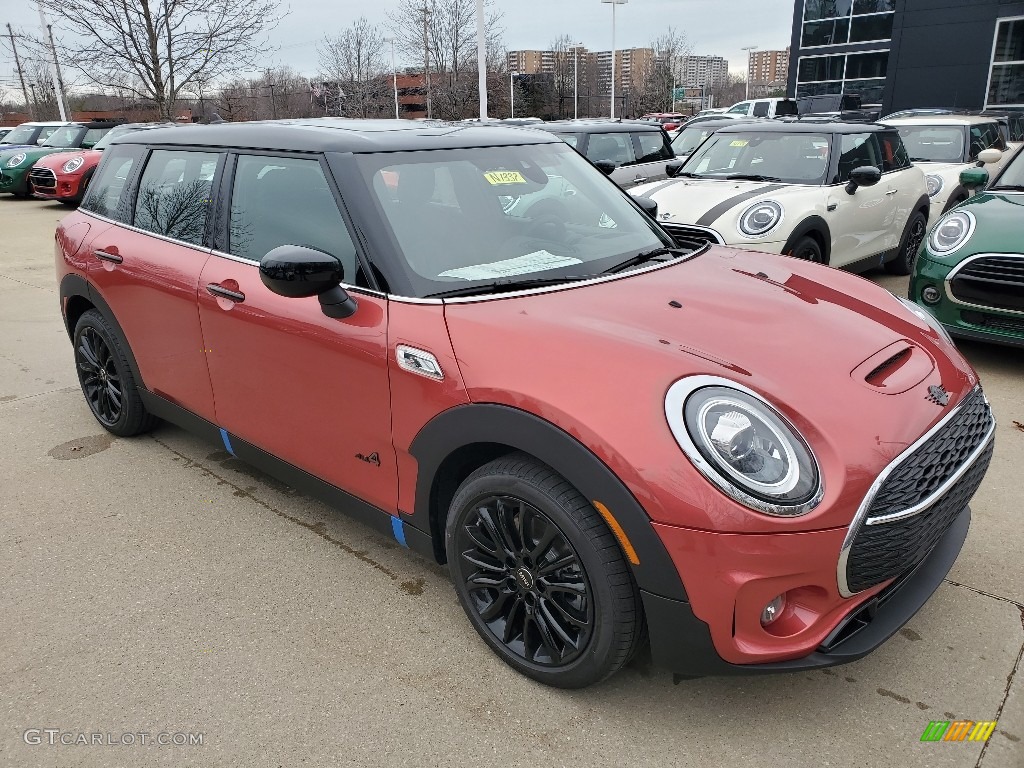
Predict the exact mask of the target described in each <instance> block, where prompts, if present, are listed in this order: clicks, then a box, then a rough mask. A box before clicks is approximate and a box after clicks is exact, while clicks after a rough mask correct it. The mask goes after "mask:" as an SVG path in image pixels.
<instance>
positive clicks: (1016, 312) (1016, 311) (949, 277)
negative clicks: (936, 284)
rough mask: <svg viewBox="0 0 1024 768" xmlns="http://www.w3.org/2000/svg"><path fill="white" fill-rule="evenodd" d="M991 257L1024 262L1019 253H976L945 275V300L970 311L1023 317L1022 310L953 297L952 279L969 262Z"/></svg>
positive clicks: (1023, 255) (1022, 255) (1023, 312)
mask: <svg viewBox="0 0 1024 768" xmlns="http://www.w3.org/2000/svg"><path fill="white" fill-rule="evenodd" d="M991 256H997V257H999V258H1001V259H1007V258H1008V259H1020V260H1021V261H1024V254H1019V253H976V254H974V255H973V256H968V257H967V258H966V259H964V260H963V261H961V262H960V263H959V264H957V265H956V266H955V267H953V269H951V270H950V271H949V274H948V275H946V279H945V280H944V281H943V283H942V285H943V288H945V290H946V298H947V299H949V301H950V303H951V304H955V305H957V306H958V307H969V308H971V309H981V310H985V311H986V312H1002V313H1005V314H1008V315H1019V316H1021V317H1024V310H1019V309H1002V308H1000V307H990V306H988V305H987V304H973V303H971V302H968V301H961V300H960V299H958V298H957V297H956V296H954V295H953V285H952V283H953V278H955V277H956V276H957V275H958V274H960V271H961V270H962V269H963V268H964V267H966V266H967V265H968V264H970V263H971V262H973V261H978V260H979V259H987V258H989V257H991Z"/></svg>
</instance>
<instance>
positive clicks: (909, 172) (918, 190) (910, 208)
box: [876, 131, 928, 250]
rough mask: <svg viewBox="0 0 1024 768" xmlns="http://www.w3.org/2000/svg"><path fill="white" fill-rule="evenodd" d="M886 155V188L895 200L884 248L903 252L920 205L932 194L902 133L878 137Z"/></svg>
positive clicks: (888, 133)
mask: <svg viewBox="0 0 1024 768" xmlns="http://www.w3.org/2000/svg"><path fill="white" fill-rule="evenodd" d="M876 135H877V137H878V142H879V146H880V148H881V153H882V183H881V184H879V186H882V184H884V185H885V187H886V194H887V195H888V196H889V197H890V198H891V199H892V205H893V212H892V219H891V221H892V223H891V224H890V226H889V228H888V230H887V231H886V234H885V238H884V246H885V248H886V249H887V250H891V249H894V248H899V246H900V243H901V241H902V239H903V232H904V230H905V229H906V227H907V222H908V221H909V220H910V216H911V214H913V212H914V211H915V210H916V209H917V203H918V201H919V200H920V199H921V198H922V197H924V196H926V195H927V194H928V185H927V183H926V182H925V178H924V171H922V170H921V169H920V168H915V167H914V166H913V165H912V164H911V162H910V155H909V153H908V152H907V149H906V147H905V146H904V144H903V139H902V138H901V137H900V134H899V132H898V131H886V132H885V133H879V134H876Z"/></svg>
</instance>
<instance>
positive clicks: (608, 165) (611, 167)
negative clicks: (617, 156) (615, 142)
mask: <svg viewBox="0 0 1024 768" xmlns="http://www.w3.org/2000/svg"><path fill="white" fill-rule="evenodd" d="M594 167H595V168H597V170H599V171H600V172H601V173H603V174H604V175H605V176H611V175H612V173H613V172H614V171H615V169H616V168H617V167H618V166H616V165H615V163H613V162H612V161H611V160H598V161H597V162H596V163H594Z"/></svg>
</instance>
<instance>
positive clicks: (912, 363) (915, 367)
mask: <svg viewBox="0 0 1024 768" xmlns="http://www.w3.org/2000/svg"><path fill="white" fill-rule="evenodd" d="M934 370H935V361H934V360H933V359H932V357H931V355H929V354H928V353H927V352H925V351H924V350H923V349H921V347H919V346H917V345H916V344H914V343H913V342H910V341H908V340H906V339H900V340H899V341H897V342H894V343H893V344H890V345H889V346H887V347H885V348H884V349H880V350H879V351H878V352H876V353H875V354H873V355H872V356H871V357H869V358H868V359H867V360H865V361H864V362H863V363H861V364H860V365H858V366H857V367H856V368H854V369H853V371H851V372H850V375H851V376H852V377H853V378H854V379H855V380H857V381H860V382H863V384H864V386H866V387H867V388H868V389H870V390H873V391H875V392H879V393H881V394H883V395H899V394H901V393H903V392H906V391H907V390H909V389H912V388H914V387H916V386H917V385H918V384H920V383H921V382H922V381H924V380H925V379H926V378H928V375H929V374H930V373H931V372H932V371H934Z"/></svg>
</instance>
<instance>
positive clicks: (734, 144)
mask: <svg viewBox="0 0 1024 768" xmlns="http://www.w3.org/2000/svg"><path fill="white" fill-rule="evenodd" d="M749 143H750V142H749V141H747V140H746V139H733V140H732V141H731V142H729V146H730V147H745V146H747V144H749Z"/></svg>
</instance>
